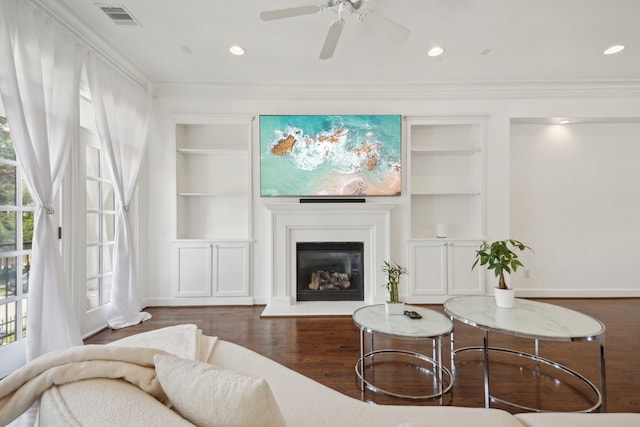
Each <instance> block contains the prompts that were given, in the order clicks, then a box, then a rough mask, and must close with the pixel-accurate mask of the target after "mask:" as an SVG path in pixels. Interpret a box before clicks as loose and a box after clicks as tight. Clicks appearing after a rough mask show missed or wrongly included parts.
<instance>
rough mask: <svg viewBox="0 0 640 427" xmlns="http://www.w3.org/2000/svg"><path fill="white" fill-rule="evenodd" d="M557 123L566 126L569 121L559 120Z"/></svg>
mask: <svg viewBox="0 0 640 427" xmlns="http://www.w3.org/2000/svg"><path fill="white" fill-rule="evenodd" d="M558 123H559V124H561V125H566V124H568V123H571V120H567V119H564V120H560V121H559V122H558Z"/></svg>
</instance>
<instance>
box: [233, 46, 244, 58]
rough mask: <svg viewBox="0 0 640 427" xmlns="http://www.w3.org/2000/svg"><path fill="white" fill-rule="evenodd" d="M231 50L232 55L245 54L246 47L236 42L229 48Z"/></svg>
mask: <svg viewBox="0 0 640 427" xmlns="http://www.w3.org/2000/svg"><path fill="white" fill-rule="evenodd" d="M229 52H231V54H232V55H236V56H242V55H244V48H243V47H242V46H240V45H237V44H234V45H233V46H231V47H230V48H229Z"/></svg>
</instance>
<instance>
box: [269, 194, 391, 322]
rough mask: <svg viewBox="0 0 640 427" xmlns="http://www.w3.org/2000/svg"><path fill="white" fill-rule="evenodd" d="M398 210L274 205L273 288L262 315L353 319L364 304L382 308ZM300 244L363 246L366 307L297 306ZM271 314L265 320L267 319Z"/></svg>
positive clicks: (363, 205)
mask: <svg viewBox="0 0 640 427" xmlns="http://www.w3.org/2000/svg"><path fill="white" fill-rule="evenodd" d="M395 206H396V205H393V204H386V203H300V204H297V203H295V204H294V203H290V202H289V203H272V204H267V205H266V207H267V208H268V209H269V210H270V211H271V238H272V245H273V246H272V247H273V250H272V271H273V276H272V284H271V297H270V303H269V304H268V305H267V307H266V308H265V312H264V313H263V315H268V314H272V315H287V314H290V315H297V314H306V315H311V314H351V313H352V312H353V310H354V309H355V308H357V307H361V306H363V305H365V304H376V303H382V302H384V299H385V293H384V288H383V285H384V283H385V278H384V273H383V272H382V265H383V262H384V260H386V259H389V254H390V242H391V239H390V219H391V211H392V210H393V209H394V208H395ZM298 242H363V243H364V258H363V263H364V270H363V271H364V301H360V302H359V301H327V302H324V301H306V302H298V301H296V244H297V243H298ZM265 313H266V314H265Z"/></svg>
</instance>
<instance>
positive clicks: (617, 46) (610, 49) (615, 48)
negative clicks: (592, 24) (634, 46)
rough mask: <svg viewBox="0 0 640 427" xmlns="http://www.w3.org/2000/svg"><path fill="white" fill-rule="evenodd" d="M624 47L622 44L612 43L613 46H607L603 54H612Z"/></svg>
mask: <svg viewBox="0 0 640 427" xmlns="http://www.w3.org/2000/svg"><path fill="white" fill-rule="evenodd" d="M623 49H624V45H621V44H614V45H613V46H609V47H608V48H606V49H605V51H604V52H603V53H604V54H605V55H613V54H614V53H618V52H621V51H622V50H623Z"/></svg>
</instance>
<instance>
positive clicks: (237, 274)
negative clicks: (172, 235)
mask: <svg viewBox="0 0 640 427" xmlns="http://www.w3.org/2000/svg"><path fill="white" fill-rule="evenodd" d="M249 249H250V246H249V244H248V243H241V242H235V243H234V242H184V243H179V244H177V245H176V250H177V254H176V255H177V259H178V280H177V285H178V287H177V296H180V297H243V296H247V295H249V271H248V266H249Z"/></svg>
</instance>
